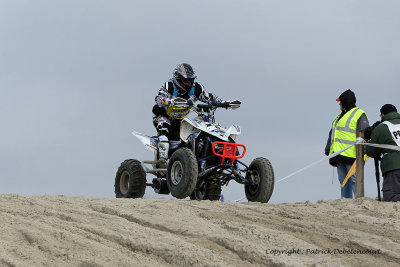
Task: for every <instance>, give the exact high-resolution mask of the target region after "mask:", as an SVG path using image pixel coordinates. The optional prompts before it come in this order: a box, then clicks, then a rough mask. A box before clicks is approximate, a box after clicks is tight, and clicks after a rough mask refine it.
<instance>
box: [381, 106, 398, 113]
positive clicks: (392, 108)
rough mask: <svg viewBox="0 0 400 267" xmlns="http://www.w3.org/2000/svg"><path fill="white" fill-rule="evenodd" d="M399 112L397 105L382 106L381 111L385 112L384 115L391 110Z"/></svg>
mask: <svg viewBox="0 0 400 267" xmlns="http://www.w3.org/2000/svg"><path fill="white" fill-rule="evenodd" d="M393 111H394V112H397V109H396V107H395V106H393V105H392V104H386V105H383V106H382V108H381V113H382V114H383V115H386V114H388V113H390V112H393Z"/></svg>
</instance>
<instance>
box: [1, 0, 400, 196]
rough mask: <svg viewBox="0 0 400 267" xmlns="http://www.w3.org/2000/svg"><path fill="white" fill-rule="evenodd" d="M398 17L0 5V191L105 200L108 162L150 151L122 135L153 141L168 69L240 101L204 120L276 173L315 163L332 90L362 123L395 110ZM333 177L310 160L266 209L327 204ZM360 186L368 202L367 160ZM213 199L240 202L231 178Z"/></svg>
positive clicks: (203, 7)
mask: <svg viewBox="0 0 400 267" xmlns="http://www.w3.org/2000/svg"><path fill="white" fill-rule="evenodd" d="M399 13H400V2H399V1H395V0H393V1H389V0H386V1H372V0H370V1H365V0H363V1H361V0H359V1H347V0H346V1H344V0H340V1H321V0H314V1H294V0H293V1H261V0H257V1H256V0H252V1H249V0H246V1H245V0H241V1H239V0H235V1H231V0H230V1H228V0H222V1H209V0H206V1H194V0H189V1H177V0H173V1H120V0H116V1H100V0H96V1H95V0H91V1H89V0H84V1H82V0H79V1H75V0H68V1H66V0H65V1H64V0H60V1H50V0H48V1H41V0H36V1H29V0H26V1H21V0H13V1H7V0H2V1H0V36H1V40H2V41H1V42H0V122H1V131H0V193H16V194H24V195H41V194H54V195H55V194H64V195H85V196H99V197H110V198H112V197H114V193H113V190H114V176H115V172H116V170H117V168H118V166H119V164H120V162H122V161H123V160H124V159H127V158H137V159H141V160H143V159H150V158H151V157H152V153H151V152H148V151H146V150H145V149H144V147H143V146H142V145H141V143H140V142H139V141H138V140H136V138H135V137H134V136H132V135H131V134H130V132H131V131H132V130H136V131H139V132H142V133H146V134H154V132H155V131H154V128H153V126H152V123H151V107H152V105H153V103H154V96H155V95H156V93H157V90H158V88H159V87H160V85H161V84H162V83H163V82H164V81H165V80H167V79H168V78H169V77H170V76H171V74H172V69H173V68H174V66H175V65H176V64H178V63H181V62H187V63H190V64H192V65H193V66H194V68H195V70H196V71H197V75H198V81H199V82H200V83H202V84H204V85H205V87H206V88H207V90H209V91H210V92H213V93H216V94H217V95H219V96H221V97H223V98H226V99H236V98H238V99H241V100H242V102H243V105H242V107H241V108H240V109H238V110H234V111H225V110H221V111H217V114H216V116H217V117H216V118H217V120H218V121H219V122H220V123H221V124H222V125H226V126H229V125H230V124H232V123H237V124H239V125H241V127H242V131H243V133H242V135H241V136H240V137H239V138H238V142H240V143H243V144H245V145H246V146H247V151H248V153H247V155H246V156H245V158H244V161H245V162H246V163H250V161H251V160H252V159H253V158H255V157H258V156H263V157H266V158H268V159H270V161H271V162H272V165H273V167H274V170H275V175H276V178H277V179H280V178H282V177H284V176H286V175H288V174H290V173H292V172H294V171H296V170H298V169H300V168H302V167H304V166H305V165H308V164H310V163H312V162H314V161H316V160H319V159H320V158H322V157H324V154H323V151H324V146H325V142H326V139H327V134H328V131H329V129H330V125H331V121H332V119H333V117H334V116H335V115H336V114H337V113H338V112H339V108H338V105H337V103H336V101H335V99H336V98H337V97H338V96H339V94H340V93H342V92H343V91H344V90H346V89H348V88H351V89H352V90H353V91H354V92H355V93H356V96H357V105H358V106H359V107H361V108H362V109H364V110H365V111H366V112H367V115H368V116H369V119H370V122H372V123H373V122H375V121H376V120H378V119H379V117H378V114H379V108H380V107H381V106H382V105H383V104H385V103H392V104H394V105H396V106H397V107H400V103H399V96H400V94H399V84H400V76H399V71H400V67H399V61H400V52H399V47H400V37H399V29H400V18H399V16H398V14H399ZM332 174H333V170H332V167H330V166H329V164H328V163H327V162H325V163H322V164H320V165H318V166H316V167H314V168H312V169H310V170H308V171H305V172H303V173H301V174H299V175H296V176H295V177H292V178H291V179H288V180H286V181H284V182H281V183H279V184H277V185H276V187H275V191H274V193H273V196H272V199H271V202H275V203H277V202H294V201H305V200H311V201H316V200H319V199H337V198H339V197H340V189H339V184H338V181H337V174H336V169H335V174H334V175H335V178H334V182H333V185H332ZM148 179H150V177H149V178H148ZM365 190H366V195H367V196H369V197H375V196H376V194H377V193H376V185H375V175H374V168H373V163H372V161H371V162H369V163H368V164H367V166H366V182H365ZM223 193H224V195H225V198H226V199H229V200H233V199H239V198H242V197H243V196H244V190H243V189H242V187H241V186H239V185H235V184H234V182H232V183H231V184H230V186H229V187H227V188H224V191H223ZM146 197H159V196H156V195H155V194H154V193H152V192H151V190H149V191H146Z"/></svg>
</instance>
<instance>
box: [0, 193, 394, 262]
mask: <svg viewBox="0 0 400 267" xmlns="http://www.w3.org/2000/svg"><path fill="white" fill-rule="evenodd" d="M0 203H1V204H0V215H1V216H0V218H1V219H0V220H1V233H0V266H138V265H139V266H160V265H161V266H191V265H193V266H249V265H254V266H260V265H261V266H262V265H268V266H304V265H309V266H314V265H319V266H361V265H363V266H378V265H379V266H398V264H399V263H400V213H399V210H400V203H379V202H377V201H375V200H372V199H357V200H332V201H327V202H319V203H316V204H313V203H308V202H306V203H296V204H259V203H222V202H210V201H201V202H198V201H177V200H165V199H102V198H85V197H67V196H49V195H46V196H41V197H37V196H36V197H24V196H19V195H0Z"/></svg>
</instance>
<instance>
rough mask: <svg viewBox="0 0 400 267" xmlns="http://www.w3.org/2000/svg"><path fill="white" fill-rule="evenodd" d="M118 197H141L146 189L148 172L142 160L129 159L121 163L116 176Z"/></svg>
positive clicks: (116, 194)
mask: <svg viewBox="0 0 400 267" xmlns="http://www.w3.org/2000/svg"><path fill="white" fill-rule="evenodd" d="M114 188H115V196H116V197H117V198H140V197H143V195H144V192H145V190H146V173H145V172H144V170H143V167H142V164H141V163H140V161H137V160H135V159H128V160H125V161H124V162H122V163H121V166H120V167H119V168H118V171H117V174H116V176H115V184H114Z"/></svg>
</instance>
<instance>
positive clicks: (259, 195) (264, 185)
mask: <svg viewBox="0 0 400 267" xmlns="http://www.w3.org/2000/svg"><path fill="white" fill-rule="evenodd" d="M250 175H251V176H252V177H250ZM246 180H249V181H253V185H245V186H244V191H245V193H246V198H247V200H248V201H251V202H262V203H267V202H268V200H269V199H270V198H271V195H272V191H273V190H274V183H275V177H274V170H273V169H272V166H271V163H270V162H269V160H267V159H266V158H256V159H254V160H253V161H252V162H251V164H250V166H249V169H248V171H247V173H246Z"/></svg>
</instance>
